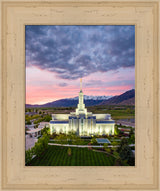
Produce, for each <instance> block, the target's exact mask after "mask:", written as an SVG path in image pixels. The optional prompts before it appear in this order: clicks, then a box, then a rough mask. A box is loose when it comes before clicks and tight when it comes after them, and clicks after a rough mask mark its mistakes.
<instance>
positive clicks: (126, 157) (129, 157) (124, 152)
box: [117, 138, 135, 166]
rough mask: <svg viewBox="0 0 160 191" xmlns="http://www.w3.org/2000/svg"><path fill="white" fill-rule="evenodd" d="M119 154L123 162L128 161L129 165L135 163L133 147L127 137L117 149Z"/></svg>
mask: <svg viewBox="0 0 160 191" xmlns="http://www.w3.org/2000/svg"><path fill="white" fill-rule="evenodd" d="M117 151H118V153H119V156H120V158H121V160H122V161H123V162H127V163H128V164H129V165H132V166H133V165H134V162H135V160H134V155H133V153H132V150H131V148H130V147H129V145H128V140H127V139H125V138H124V139H122V141H121V143H120V147H119V148H118V149H117Z"/></svg>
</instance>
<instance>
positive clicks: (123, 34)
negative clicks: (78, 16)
mask: <svg viewBox="0 0 160 191" xmlns="http://www.w3.org/2000/svg"><path fill="white" fill-rule="evenodd" d="M134 30H135V29H134V26H34V25H32V26H31V25H30V26H29V25H28V26H26V66H27V67H30V66H36V67H38V68H40V69H43V70H44V69H45V70H48V71H51V72H55V73H57V75H58V77H60V78H63V79H77V78H80V77H84V76H87V75H89V74H91V73H94V72H98V71H100V72H106V71H110V70H117V69H119V68H121V67H134V63H135V40H134V39H135V32H134Z"/></svg>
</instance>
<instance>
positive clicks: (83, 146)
mask: <svg viewBox="0 0 160 191" xmlns="http://www.w3.org/2000/svg"><path fill="white" fill-rule="evenodd" d="M48 145H55V146H63V147H80V148H86V147H87V148H88V147H93V148H103V147H104V146H103V145H69V144H64V145H63V144H57V143H48ZM129 146H130V147H133V146H135V144H131V145H129ZM108 147H119V145H116V146H113V145H108Z"/></svg>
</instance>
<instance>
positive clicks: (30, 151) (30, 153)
mask: <svg viewBox="0 0 160 191" xmlns="http://www.w3.org/2000/svg"><path fill="white" fill-rule="evenodd" d="M32 157H33V149H28V150H27V151H25V162H26V164H29V163H30V162H31V160H32Z"/></svg>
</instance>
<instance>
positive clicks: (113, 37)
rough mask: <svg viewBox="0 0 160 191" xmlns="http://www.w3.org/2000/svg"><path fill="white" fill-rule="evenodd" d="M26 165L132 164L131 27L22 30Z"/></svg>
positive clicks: (28, 28) (132, 46)
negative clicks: (24, 66)
mask: <svg viewBox="0 0 160 191" xmlns="http://www.w3.org/2000/svg"><path fill="white" fill-rule="evenodd" d="M25 64H26V105H25V148H24V149H25V165H26V166H135V26H134V25H26V26H25Z"/></svg>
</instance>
